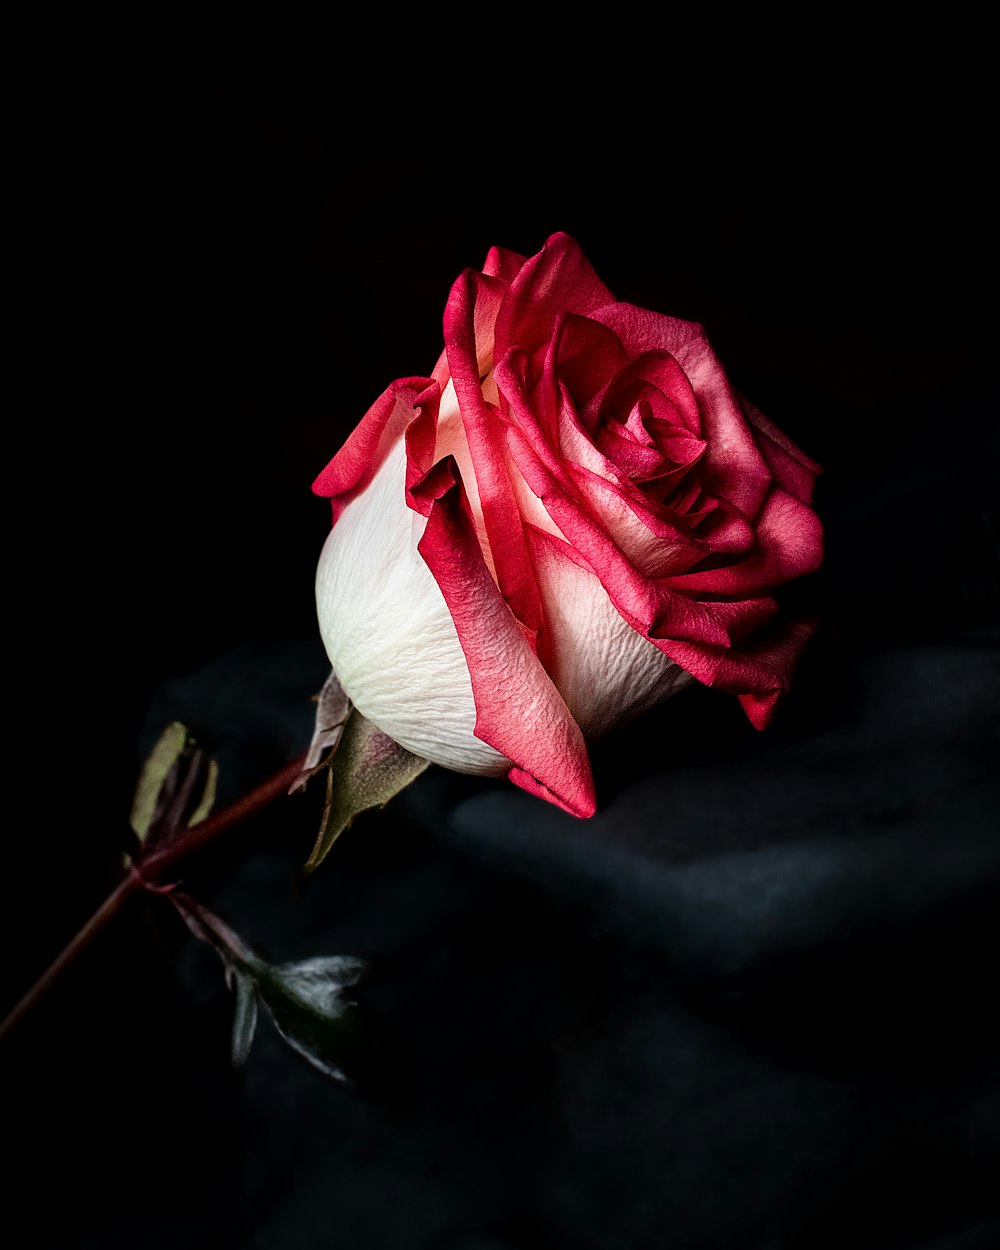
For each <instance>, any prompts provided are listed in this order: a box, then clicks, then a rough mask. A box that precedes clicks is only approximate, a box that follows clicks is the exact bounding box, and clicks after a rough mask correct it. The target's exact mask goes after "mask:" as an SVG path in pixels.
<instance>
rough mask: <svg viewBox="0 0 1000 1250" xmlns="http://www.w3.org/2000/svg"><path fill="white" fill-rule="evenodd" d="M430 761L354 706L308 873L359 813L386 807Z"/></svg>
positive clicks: (330, 775) (332, 771)
mask: <svg viewBox="0 0 1000 1250" xmlns="http://www.w3.org/2000/svg"><path fill="white" fill-rule="evenodd" d="M428 762H429V761H428V760H425V759H423V758H422V757H421V756H419V755H413V754H412V753H411V752H410V751H407V750H406V748H405V747H401V746H400V745H399V743H398V742H395V741H394V740H393V739H392V738H390V737H389V736H388V734H384V733H383V732H382V730H381V729H377V728H376V727H375V726H374V725H373V724H372V723H371V721H367V720H365V718H364V717H363V716H362V715H361V713H360V712H359V711H358V709H357V708H355V709H354V710H353V711H352V712H351V715H350V717H349V719H348V721H347V725H346V727H345V728H344V735H343V738H342V739H341V741H340V746H339V747H338V749H337V753H336V755H335V756H334V757H333V761H332V763H331V764H330V769H329V772H328V773H327V782H326V805H325V807H324V808H323V817H322V820H321V822H320V831H319V836H318V837H317V839H316V845H315V846H314V847H313V850H312V854H311V855H310V856H309V859H308V861H307V862H306V866H305V870H306V872H314V871H315V870H316V869H317V868H318V867H319V866H320V864H321V863H322V862H323V860H324V859H325V858H326V856H327V855H328V853H329V851H330V847H332V846H333V844H334V842H336V840H337V839H338V838H339V837H340V835H341V834H342V833H343V832H344V830H345V829H346V828H347V827H348V826H349V825H350V824H351V822H352V821H353V820H354V818H355V816H357V815H358V814H359V812H364V811H367V810H368V809H369V808H372V807H385V805H386V803H388V802H389V800H390V799H391V798H392V797H393V796H394V795H396V794H398V793H399V792H400V790H402V789H403V788H404V787H405V786H408V785H409V784H410V782H411V781H413V780H414V779H415V778H416V777H418V776H419V775H420V774H421V773H422V772H423V771H424V769H425V768H426V767H427V765H428Z"/></svg>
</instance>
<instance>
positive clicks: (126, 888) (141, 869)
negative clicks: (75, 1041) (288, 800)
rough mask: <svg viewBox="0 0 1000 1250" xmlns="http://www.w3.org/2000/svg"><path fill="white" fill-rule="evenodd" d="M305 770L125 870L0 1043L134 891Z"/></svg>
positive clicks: (297, 768)
mask: <svg viewBox="0 0 1000 1250" xmlns="http://www.w3.org/2000/svg"><path fill="white" fill-rule="evenodd" d="M304 767H305V756H304V755H303V756H301V757H300V758H299V759H297V760H295V761H294V763H291V764H288V765H287V766H286V767H285V768H283V769H281V771H280V772H277V773H275V774H274V775H273V776H271V777H268V779H267V780H266V781H264V782H262V783H261V784H260V785H259V786H257V787H256V789H254V790H251V791H250V793H249V794H245V795H244V796H243V798H241V799H237V801H236V802H235V803H232V804H231V805H230V806H229V807H226V808H224V809H223V810H222V811H221V812H216V813H215V815H213V816H209V817H208V819H207V820H203V821H202V822H201V823H200V824H197V825H190V826H189V827H188V828H187V829H184V830H183V831H182V832H181V833H179V834H178V835H177V837H176V838H174V839H173V841H172V842H170V843H169V844H168V845H166V846H162V847H160V848H159V849H158V850H155V851H153V852H151V854H149V855H148V856H146V857H145V858H143V859H142V860H141V861H140V863H139V864H138V865H137V866H136V867H135V868H130V869H129V871H128V874H127V875H126V876H125V877H124V879H123V880H121V881H119V882H118V884H117V885H116V886H115V888H114V889H113V890H112V891H111V893H110V894H109V895H108V897H107V898H106V899H105V900H104V902H103V903H102V904H101V905H100V907H98V909H97V911H95V912H94V914H93V915H92V916H91V917H90V919H89V920H88V921H87V923H86V924H85V925H84V926H83V928H82V929H80V931H79V932H78V933H77V934H76V936H75V937H74V938H72V939H71V940H70V941H69V942H68V943H67V945H66V946H65V947H63V949H62V951H60V953H59V954H58V955H57V956H56V958H55V959H54V960H53V961H52V963H51V964H49V966H48V968H46V970H45V971H44V972H43V973H42V975H41V976H40V977H39V978H38V980H37V981H36V982H35V983H34V985H33V986H32V987H31V989H30V990H28V992H27V993H26V994H25V996H24V997H23V998H22V999H21V1001H20V1002H19V1003H18V1004H17V1006H16V1007H15V1008H14V1009H13V1010H12V1011H11V1013H10V1014H9V1015H8V1016H7V1018H6V1019H5V1020H4V1021H3V1022H2V1023H0V1039H3V1038H4V1037H6V1036H7V1034H8V1033H9V1032H10V1031H11V1030H12V1029H13V1028H14V1027H15V1026H16V1025H17V1024H18V1023H19V1022H20V1021H21V1020H22V1019H23V1018H24V1017H25V1016H26V1015H27V1014H28V1012H29V1011H31V1009H32V1008H33V1007H34V1006H35V1004H36V1003H37V1002H38V1001H39V1000H40V999H41V998H42V997H43V996H44V995H45V993H46V992H47V991H48V990H49V989H50V988H51V986H52V985H53V984H54V983H55V982H56V981H57V980H58V979H59V977H60V976H61V975H62V973H63V972H65V971H66V969H67V968H68V967H69V966H70V965H71V964H72V963H73V961H74V960H75V959H76V957H77V956H78V955H79V954H80V952H81V951H83V950H84V949H85V948H86V947H87V946H89V945H90V943H91V942H92V941H93V939H94V938H95V937H96V936H97V934H98V933H100V931H101V930H102V929H103V928H104V926H105V925H106V924H107V923H108V921H110V920H112V919H113V918H114V917H115V916H117V915H118V913H119V912H120V911H121V909H122V907H123V906H124V905H125V903H126V902H128V900H129V899H130V898H131V897H132V895H133V894H136V893H138V891H139V890H143V889H153V888H155V887H156V886H157V884H158V881H159V878H160V877H161V875H162V874H163V873H164V872H165V870H166V869H167V868H169V867H170V866H171V865H172V864H175V863H176V862H177V861H178V860H179V859H183V858H185V857H186V856H188V855H191V854H193V853H194V852H196V851H200V850H201V849H202V848H203V847H205V846H207V845H208V844H209V843H210V842H214V841H215V840H216V839H217V838H218V837H220V836H221V835H222V834H224V833H225V832H226V831H227V830H229V829H231V828H232V827H233V825H236V824H239V822H240V821H241V820H245V819H246V818H247V817H248V816H251V815H253V813H254V812H257V811H260V809H261V808H263V807H266V806H267V805H268V803H271V802H273V801H274V800H275V799H277V798H280V797H281V795H283V794H287V793H288V788H289V786H290V785H291V784H292V782H293V781H294V780H295V778H296V777H297V776H298V775H299V773H300V772H301V771H302V769H303V768H304Z"/></svg>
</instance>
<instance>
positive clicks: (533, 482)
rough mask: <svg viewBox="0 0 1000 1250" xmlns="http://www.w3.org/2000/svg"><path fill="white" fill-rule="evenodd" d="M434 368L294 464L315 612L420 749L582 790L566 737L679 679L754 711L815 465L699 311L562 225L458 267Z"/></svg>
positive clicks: (585, 776)
mask: <svg viewBox="0 0 1000 1250" xmlns="http://www.w3.org/2000/svg"><path fill="white" fill-rule="evenodd" d="M444 341H445V350H444V352H443V354H442V356H441V358H440V360H439V361H438V363H437V366H436V367H435V369H434V371H433V373H432V375H431V376H430V377H429V378H425V377H407V378H401V379H400V380H399V381H397V382H394V383H393V384H392V385H391V386H390V387H389V388H388V390H386V391H385V392H384V394H383V395H382V396H381V397H380V398H379V399H378V400H377V401H376V402H375V404H374V405H373V406H372V408H371V409H370V410H369V411H368V413H367V414H366V415H365V417H364V418H363V420H362V421H361V423H360V424H359V425H358V426H357V428H356V429H355V430H354V432H353V433H352V434H351V435H350V437H349V438H348V440H347V442H346V443H345V444H344V446H343V447H342V448H341V450H340V451H339V452H338V453H337V454H336V456H334V458H333V460H331V461H330V463H329V464H328V465H327V467H326V468H325V469H324V470H323V472H322V473H321V474H320V475H319V477H318V478H317V479H316V482H315V483H314V486H313V489H314V491H315V492H316V493H317V494H319V495H323V496H326V497H328V498H329V499H331V500H332V503H333V528H332V529H331V531H330V534H329V537H328V539H327V541H326V544H325V546H324V548H323V552H322V555H321V557H320V561H319V569H318V574H317V587H316V589H317V604H318V613H319V623H320V630H321V633H322V636H323V641H324V643H325V646H326V649H327V652H328V654H329V657H330V662H331V664H332V665H333V669H334V671H335V673H336V674H337V676H338V678H339V679H340V682H341V685H342V686H343V687H344V690H345V691H346V693H347V694H348V696H349V697H350V699H351V701H352V702H353V703H354V705H355V706H356V707H357V708H358V710H359V711H360V712H361V713H362V714H363V715H364V716H365V717H366V718H367V719H368V720H370V721H371V722H373V723H374V724H375V725H376V726H377V727H378V728H379V729H381V730H382V731H383V732H384V733H386V734H388V735H389V736H390V737H391V738H394V739H395V740H396V741H397V742H398V743H400V744H401V745H402V746H404V747H406V748H407V749H408V750H409V751H412V752H413V753H414V754H416V755H420V756H423V757H424V758H426V759H429V760H431V761H433V762H434V763H438V764H443V765H445V766H446V767H448V768H452V769H457V770H458V771H460V772H467V773H479V774H488V775H502V774H506V775H507V776H508V777H509V778H510V780H511V781H512V782H514V783H515V784H516V785H518V786H521V787H522V788H523V789H525V790H527V791H529V792H530V793H532V794H535V795H539V796H541V797H543V798H545V799H548V800H550V801H551V802H553V803H556V804H558V805H559V806H560V807H562V808H564V809H565V810H567V811H569V812H572V813H573V814H575V815H577V816H589V815H591V814H592V813H593V812H594V809H595V799H594V785H593V779H592V776H591V771H590V763H589V759H588V755H587V746H586V742H587V739H591V738H595V737H597V736H598V735H600V734H603V733H605V732H607V731H608V730H610V729H611V728H613V727H614V726H615V725H617V724H619V723H621V722H623V721H625V720H627V719H631V718H632V717H634V716H636V715H638V714H639V713H640V712H642V711H644V710H645V709H648V708H649V707H651V706H653V705H654V704H656V703H658V702H660V701H661V700H663V699H664V698H666V697H667V696H669V695H671V694H673V693H675V692H676V691H677V690H679V689H681V688H682V687H683V686H685V685H687V684H688V683H689V682H691V681H692V680H697V681H699V682H702V683H704V684H705V685H707V686H714V687H716V688H717V689H720V690H725V691H730V692H732V693H733V694H735V695H737V696H738V697H739V699H740V702H741V704H742V705H743V708H744V709H745V711H746V713H747V715H748V716H749V718H750V720H751V721H752V722H753V724H754V725H756V726H757V727H758V728H763V727H764V726H765V725H766V724H767V722H768V720H769V719H770V717H771V715H772V712H773V710H774V706H775V704H776V702H777V700H778V699H779V698H780V696H781V695H782V693H783V692H784V691H785V690H786V689H787V687H788V683H789V678H790V675H791V672H792V669H793V667H794V665H795V663H796V661H797V659H798V657H799V654H800V653H801V650H802V648H803V646H804V645H805V643H806V640H807V639H808V637H809V634H810V632H811V626H810V625H809V623H807V622H785V623H781V622H779V621H777V620H776V613H777V604H776V602H775V600H774V598H773V597H772V593H771V592H772V590H773V588H774V587H776V586H778V585H779V584H780V583H783V582H787V581H788V580H789V579H791V578H795V577H798V576H800V575H802V574H805V573H809V572H811V571H813V570H815V569H816V568H817V567H818V565H819V563H820V560H821V551H822V532H821V528H820V523H819V520H818V519H817V517H816V514H815V513H814V512H813V511H812V509H811V507H810V501H811V498H812V492H813V486H814V483H815V478H816V474H817V472H818V471H819V469H818V466H817V465H816V464H814V463H813V462H812V461H811V460H809V459H808V457H806V456H805V455H803V453H802V452H801V451H799V449H798V448H797V447H796V446H795V445H794V444H793V443H792V442H791V441H790V440H789V439H788V438H786V437H785V435H783V434H782V433H781V432H780V431H779V430H778V429H776V428H775V426H774V425H772V423H771V422H770V421H768V420H767V418H766V417H764V416H763V415H762V414H761V413H760V412H758V411H757V409H756V408H755V407H754V406H753V405H752V404H750V403H749V402H748V401H747V400H745V399H744V398H743V397H742V396H741V395H739V394H738V393H737V392H736V391H734V390H733V387H732V385H731V384H730V382H729V380H728V378H727V376H726V373H725V371H724V370H723V368H722V366H721V365H720V364H719V362H718V360H717V359H716V357H715V354H714V352H713V351H712V348H711V347H710V346H709V343H708V340H707V339H706V337H705V333H704V331H703V330H702V328H701V327H700V326H698V325H694V324H692V323H691V322H687V321H680V320H678V319H677V318H675V317H666V316H662V315H661V314H659V313H655V312H649V311H647V310H645V309H642V308H637V307H636V306H635V305H633V304H628V303H623V302H621V301H619V300H616V299H615V298H614V296H613V295H612V294H611V292H610V291H609V290H608V289H607V287H605V286H604V284H603V283H602V282H601V280H600V279H599V278H598V277H597V275H596V273H595V272H594V270H593V269H592V267H591V266H590V264H589V263H588V261H587V260H586V258H585V257H584V255H583V253H582V252H581V250H580V248H579V246H578V245H577V244H576V243H575V242H574V241H573V240H572V239H571V238H569V237H568V236H567V235H565V234H555V235H553V236H552V237H551V238H550V239H549V240H548V241H547V242H546V244H545V246H544V247H543V248H542V250H541V251H540V252H538V254H537V255H535V256H532V257H531V258H530V259H526V258H525V257H523V256H519V255H517V254H516V253H514V252H509V251H506V250H504V249H502V248H493V249H492V250H491V251H490V253H489V255H488V256H487V258H486V262H485V264H484V265H483V269H482V272H476V271H475V270H471V269H470V270H467V271H466V272H465V273H463V274H462V276H461V277H460V278H459V279H458V280H457V281H456V283H455V284H454V286H453V287H452V290H451V294H450V296H449V298H448V304H447V307H446V309H445V314H444Z"/></svg>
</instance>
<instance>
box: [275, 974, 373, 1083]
mask: <svg viewBox="0 0 1000 1250" xmlns="http://www.w3.org/2000/svg"><path fill="white" fill-rule="evenodd" d="M363 972H364V964H363V963H362V961H361V960H360V959H352V958H351V957H349V956H346V955H328V956H319V957H317V958H314V959H304V960H302V961H301V962H299V963H290V964H276V965H266V964H265V965H263V966H261V965H258V967H257V968H256V969H255V970H254V972H253V976H254V978H255V979H256V982H257V993H258V994H259V995H260V1000H261V1002H262V1003H263V1004H264V1006H265V1007H266V1008H267V1011H268V1014H269V1015H270V1017H271V1019H272V1020H273V1021H274V1025H275V1028H276V1029H277V1030H278V1032H279V1033H280V1034H281V1036H282V1037H283V1038H284V1040H285V1041H286V1042H287V1043H288V1045H289V1046H291V1047H292V1049H293V1050H295V1051H296V1052H297V1053H298V1054H300V1055H302V1057H303V1058H304V1059H307V1060H308V1061H309V1063H311V1064H312V1065H313V1067H314V1068H317V1069H318V1070H319V1071H320V1072H322V1073H324V1075H326V1076H329V1077H332V1078H333V1079H334V1080H338V1081H345V1082H348V1083H349V1082H350V1077H349V1076H348V1074H347V1072H346V1071H345V1068H344V1066H343V1065H346V1066H347V1067H348V1068H349V1067H351V1066H353V1061H354V1057H355V1056H356V1055H357V1054H358V1052H359V1051H360V1049H361V1048H362V1046H363V1039H362V1037H361V1035H360V1030H359V1025H358V1018H357V1014H356V1012H355V1010H354V1003H353V1002H352V1001H351V999H350V998H349V997H348V995H347V993H346V991H347V990H348V989H349V988H350V987H351V986H352V985H356V984H357V982H358V981H359V980H360V979H361V976H362V974H363Z"/></svg>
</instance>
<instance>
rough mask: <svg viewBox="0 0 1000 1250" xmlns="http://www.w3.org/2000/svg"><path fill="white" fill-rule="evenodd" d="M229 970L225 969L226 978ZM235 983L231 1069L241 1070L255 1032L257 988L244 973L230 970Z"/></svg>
mask: <svg viewBox="0 0 1000 1250" xmlns="http://www.w3.org/2000/svg"><path fill="white" fill-rule="evenodd" d="M228 975H229V970H228V969H227V976H228ZM232 981H235V982H236V985H235V989H236V1011H235V1013H234V1015H233V1048H232V1055H233V1067H234V1068H242V1067H243V1065H244V1064H245V1063H246V1061H247V1056H248V1055H249V1054H250V1047H251V1046H252V1045H253V1038H254V1034H255V1033H256V1031H257V987H256V985H255V984H254V982H253V979H252V978H251V977H250V976H249V975H248V974H247V973H245V972H240V971H238V970H236V969H235V968H234V969H233V970H232V978H231V982H230V984H232Z"/></svg>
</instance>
